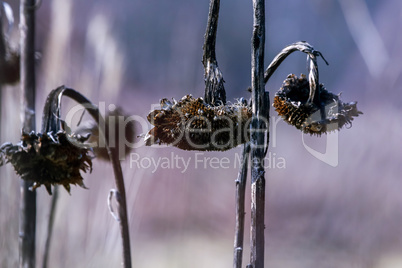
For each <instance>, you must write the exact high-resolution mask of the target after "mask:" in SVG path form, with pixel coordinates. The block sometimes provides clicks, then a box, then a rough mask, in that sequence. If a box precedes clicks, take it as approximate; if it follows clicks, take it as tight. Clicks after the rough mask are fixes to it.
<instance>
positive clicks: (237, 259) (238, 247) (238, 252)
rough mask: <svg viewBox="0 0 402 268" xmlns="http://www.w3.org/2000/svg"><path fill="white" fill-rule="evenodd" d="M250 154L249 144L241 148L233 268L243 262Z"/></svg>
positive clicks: (238, 267)
mask: <svg viewBox="0 0 402 268" xmlns="http://www.w3.org/2000/svg"><path fill="white" fill-rule="evenodd" d="M249 154H250V144H249V143H246V144H244V146H243V153H242V158H241V161H242V162H241V163H242V165H241V167H240V170H239V173H238V175H237V179H236V227H235V238H234V252H233V268H241V267H242V260H243V244H244V243H243V242H244V215H245V214H246V213H245V212H244V207H245V206H244V200H245V192H246V183H247V172H248V157H249Z"/></svg>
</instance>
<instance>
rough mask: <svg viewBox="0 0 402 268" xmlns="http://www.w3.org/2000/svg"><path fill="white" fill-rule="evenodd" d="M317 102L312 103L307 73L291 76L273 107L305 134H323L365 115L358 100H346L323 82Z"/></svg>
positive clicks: (285, 119) (318, 91)
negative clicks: (358, 107)
mask: <svg viewBox="0 0 402 268" xmlns="http://www.w3.org/2000/svg"><path fill="white" fill-rule="evenodd" d="M318 87H319V89H318V90H317V92H316V93H315V94H318V95H317V96H316V98H315V99H314V101H312V102H309V101H308V100H309V94H310V87H309V81H308V80H307V78H306V76H305V75H301V76H300V77H297V76H295V75H294V74H291V75H289V76H288V77H287V78H286V80H285V81H284V82H283V85H282V87H281V89H280V90H279V91H278V92H277V93H276V95H275V98H274V103H273V106H274V107H275V110H276V111H277V112H278V114H279V115H280V116H281V117H282V118H283V119H284V121H285V122H287V123H288V124H290V125H293V126H295V127H296V128H297V129H300V130H302V131H303V132H304V133H309V134H311V135H318V136H320V135H321V134H323V133H328V132H331V131H335V130H340V129H341V128H342V127H343V126H345V125H351V123H352V121H353V118H354V117H357V116H359V114H362V112H360V111H359V110H357V107H356V105H357V102H350V103H344V102H342V101H341V100H340V98H339V95H335V94H333V93H331V92H328V91H327V90H326V89H325V87H324V85H323V84H320V85H319V86H318Z"/></svg>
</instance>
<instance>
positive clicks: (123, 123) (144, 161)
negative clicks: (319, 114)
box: [65, 102, 339, 172]
mask: <svg viewBox="0 0 402 268" xmlns="http://www.w3.org/2000/svg"><path fill="white" fill-rule="evenodd" d="M98 107H99V111H100V113H101V114H107V113H108V112H111V111H113V110H114V109H116V106H115V105H113V104H111V105H109V106H108V107H107V108H106V105H105V102H100V103H99V105H98ZM156 107H158V105H157V104H154V105H152V106H151V108H153V109H155V108H156ZM85 108H86V107H85V105H84V106H83V105H76V106H73V107H72V108H70V109H69V111H68V112H67V114H66V117H65V123H66V125H68V126H72V125H74V124H73V123H74V122H75V121H77V120H76V118H77V117H78V118H79V117H80V116H81V115H82V112H83V110H84V109H85ZM332 108H333V107H332ZM332 108H331V109H332ZM107 110H108V111H107ZM74 118H75V120H74ZM224 119H225V118H224ZM203 120H206V119H203ZM222 120H223V119H222ZM227 121H228V120H227ZM229 121H230V120H229ZM281 121H283V120H282V118H281V117H278V116H271V117H270V120H269V121H268V120H265V121H264V122H266V124H268V123H269V129H270V144H269V146H270V147H271V148H276V147H279V146H280V144H278V141H277V137H278V134H277V132H278V127H277V126H278V124H279V122H281ZM105 123H106V124H105ZM129 123H134V124H135V125H136V133H147V132H148V131H149V128H150V124H149V123H148V122H147V119H146V118H144V117H143V116H139V115H131V116H125V117H123V116H117V115H113V116H107V117H106V118H105V120H104V121H102V120H100V125H99V131H103V133H104V134H107V136H108V138H109V141H110V142H109V147H112V148H117V149H118V150H119V159H120V160H125V159H126V158H127V156H128V154H127V153H128V152H129V151H128V150H130V149H137V148H140V147H143V146H144V142H143V139H142V138H136V139H134V142H133V141H132V140H131V141H130V140H128V139H127V137H126V136H125V135H124V133H125V128H126V127H127V125H128V124H129ZM207 123H208V122H207ZM230 123H232V122H231V121H230ZM227 125H228V126H227V127H226V128H222V129H221V130H220V132H218V133H212V134H211V136H212V138H215V137H216V136H217V135H220V134H222V133H224V134H225V136H228V137H232V138H233V139H238V138H239V130H238V129H236V127H234V126H233V125H231V124H227ZM111 126H112V127H111ZM207 126H209V125H208V124H207ZM332 128H336V126H332ZM197 131H198V132H200V133H198V132H197V133H196V130H195V129H191V131H189V132H188V133H184V134H183V135H181V136H180V138H182V137H186V135H187V136H188V137H190V136H191V135H204V133H203V132H202V131H200V130H197ZM242 131H244V132H243V133H244V134H243V135H244V136H248V134H247V135H246V131H249V130H248V129H245V130H242ZM229 132H233V133H229ZM301 136H302V137H301V142H302V144H303V147H304V148H305V150H306V151H307V152H308V153H310V154H311V155H313V156H314V157H315V158H316V159H318V160H320V161H322V162H324V163H326V164H328V165H330V166H332V167H336V166H337V165H338V150H339V146H338V145H339V144H338V143H339V134H338V131H334V132H331V133H329V134H326V135H322V136H321V137H320V139H325V142H326V144H325V150H324V152H320V151H319V150H316V149H314V148H313V147H311V146H309V145H308V144H307V143H306V141H305V137H304V135H303V134H302V133H301ZM228 142H233V143H235V144H238V143H239V141H238V140H236V141H230V140H228ZM75 143H77V142H75ZM76 145H77V146H86V147H88V146H90V147H103V148H104V147H105V146H106V144H105V141H104V139H102V138H101V135H99V138H98V139H96V140H91V142H90V143H86V144H84V145H83V144H80V143H77V144H76ZM224 145H225V144H224ZM159 147H160V148H166V146H160V145H158V146H153V148H159ZM129 158H130V159H129V161H130V166H132V167H133V168H134V167H139V168H151V169H152V170H153V172H155V171H156V170H154V169H157V168H164V169H167V168H169V169H179V170H180V171H181V172H186V170H187V169H188V168H189V167H190V166H191V165H192V166H194V168H201V167H202V168H206V167H209V168H212V169H214V168H228V167H229V166H230V167H231V168H238V167H239V165H237V164H238V163H239V161H240V156H239V155H238V154H235V157H234V159H228V158H225V157H221V158H217V157H211V158H209V159H208V158H203V154H202V153H198V152H196V153H195V154H194V157H193V158H192V159H191V158H186V159H184V158H183V157H181V156H179V155H173V156H171V157H170V158H169V159H166V158H163V157H161V158H149V157H141V156H140V155H139V154H138V153H131V154H129ZM238 158H239V159H238ZM264 166H265V167H266V168H284V167H286V161H285V159H284V158H283V157H279V156H277V155H276V153H272V152H271V151H268V154H267V157H266V158H265V159H264Z"/></svg>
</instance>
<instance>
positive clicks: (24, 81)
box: [19, 0, 36, 268]
mask: <svg viewBox="0 0 402 268" xmlns="http://www.w3.org/2000/svg"><path fill="white" fill-rule="evenodd" d="M34 5H35V0H21V2H20V36H21V39H20V47H21V65H20V66H21V69H20V70H21V109H22V111H21V118H22V130H23V132H26V133H29V132H31V131H35V9H34V8H32V7H33V6H34ZM32 185H33V182H32V181H25V180H21V200H20V215H19V218H20V221H19V236H20V241H19V249H20V257H19V265H20V267H24V268H29V267H35V236H36V192H35V191H30V190H29V188H30V187H32Z"/></svg>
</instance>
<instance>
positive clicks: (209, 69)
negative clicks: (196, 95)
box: [202, 0, 226, 105]
mask: <svg viewBox="0 0 402 268" xmlns="http://www.w3.org/2000/svg"><path fill="white" fill-rule="evenodd" d="M219 2H220V0H211V1H210V4H209V13H208V24H207V29H206V31H205V36H204V46H203V50H204V54H203V57H202V64H203V65H204V79H205V94H204V99H205V102H206V103H209V104H211V105H224V104H226V92H225V87H224V85H223V83H224V82H225V81H224V80H223V75H222V72H221V70H220V69H219V67H218V62H217V60H216V54H215V43H216V32H217V28H218V18H219Z"/></svg>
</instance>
